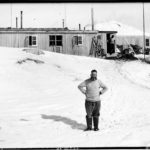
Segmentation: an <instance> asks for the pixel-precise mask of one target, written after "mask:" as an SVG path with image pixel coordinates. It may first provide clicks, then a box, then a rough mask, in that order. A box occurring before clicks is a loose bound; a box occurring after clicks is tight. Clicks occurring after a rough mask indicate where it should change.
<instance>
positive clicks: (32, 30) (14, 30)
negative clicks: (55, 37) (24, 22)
mask: <svg viewBox="0 0 150 150" xmlns="http://www.w3.org/2000/svg"><path fill="white" fill-rule="evenodd" d="M97 32H98V31H96V30H95V31H91V30H69V29H68V28H22V29H21V28H0V33H52V34H53V33H58V34H74V33H75V34H95V33H97Z"/></svg>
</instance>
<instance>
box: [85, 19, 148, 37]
mask: <svg viewBox="0 0 150 150" xmlns="http://www.w3.org/2000/svg"><path fill="white" fill-rule="evenodd" d="M86 29H91V25H88V26H87V27H86ZM94 29H95V30H99V31H117V32H118V33H117V35H118V36H143V31H140V30H138V29H136V28H135V27H132V26H129V25H125V24H123V23H120V22H117V21H109V22H102V23H97V24H95V26H94ZM145 35H146V36H150V33H145Z"/></svg>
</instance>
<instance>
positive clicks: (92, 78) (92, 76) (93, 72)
mask: <svg viewBox="0 0 150 150" xmlns="http://www.w3.org/2000/svg"><path fill="white" fill-rule="evenodd" d="M91 80H93V81H94V80H97V70H95V69H94V70H92V71H91Z"/></svg>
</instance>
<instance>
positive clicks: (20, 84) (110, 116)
mask: <svg viewBox="0 0 150 150" xmlns="http://www.w3.org/2000/svg"><path fill="white" fill-rule="evenodd" d="M0 52H1V54H0V68H1V69H0V147H4V148H6V147H15V148H17V147H28V148H29V147H32V148H33V147H101V146H150V85H149V83H150V65H148V64H144V63H142V62H140V61H130V62H121V61H114V60H104V59H98V58H90V57H83V56H73V55H64V54H58V53H52V52H45V51H44V53H45V54H44V55H35V54H31V53H26V52H25V51H22V49H21V48H5V47H1V48H0ZM26 58H30V59H38V60H41V61H44V63H43V64H42V63H41V64H37V63H35V62H33V61H26V62H23V63H22V64H19V63H17V61H19V60H23V59H26ZM92 69H97V71H98V78H99V79H101V80H102V81H103V82H104V83H105V84H106V85H107V86H108V88H109V90H108V91H107V92H106V93H105V94H104V95H102V96H101V101H102V107H101V117H100V124H99V128H100V131H98V132H94V131H91V132H84V131H83V129H85V127H86V123H85V115H86V114H85V108H84V103H85V96H84V95H83V94H82V93H81V92H80V91H79V90H78V88H77V86H78V84H79V83H80V82H82V81H83V80H84V79H86V78H88V77H89V76H90V71H91V70H92Z"/></svg>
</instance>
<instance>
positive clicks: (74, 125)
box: [41, 114, 86, 130]
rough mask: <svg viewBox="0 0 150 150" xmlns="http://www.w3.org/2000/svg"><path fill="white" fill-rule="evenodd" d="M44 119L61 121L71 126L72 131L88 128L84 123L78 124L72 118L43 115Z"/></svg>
mask: <svg viewBox="0 0 150 150" xmlns="http://www.w3.org/2000/svg"><path fill="white" fill-rule="evenodd" d="M41 116H42V118H43V119H51V120H54V121H60V122H63V123H65V124H67V125H70V126H71V128H72V129H78V130H84V129H85V128H86V126H85V125H84V124H82V123H78V122H77V121H75V120H72V119H70V118H67V117H63V116H57V115H44V114H42V115H41Z"/></svg>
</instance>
